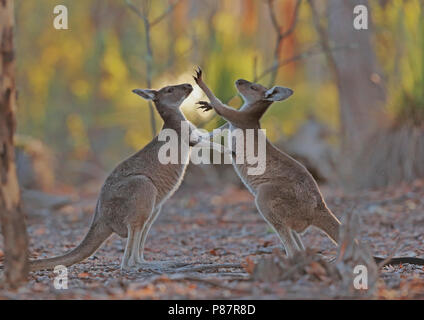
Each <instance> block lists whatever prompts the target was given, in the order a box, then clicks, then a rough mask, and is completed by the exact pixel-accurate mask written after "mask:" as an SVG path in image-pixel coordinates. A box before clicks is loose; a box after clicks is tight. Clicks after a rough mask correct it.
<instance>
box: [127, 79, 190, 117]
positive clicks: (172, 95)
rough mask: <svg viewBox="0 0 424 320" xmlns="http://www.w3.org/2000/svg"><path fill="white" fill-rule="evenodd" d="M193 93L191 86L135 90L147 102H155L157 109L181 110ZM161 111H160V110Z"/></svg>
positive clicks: (180, 85) (181, 85)
mask: <svg viewBox="0 0 424 320" xmlns="http://www.w3.org/2000/svg"><path fill="white" fill-rule="evenodd" d="M192 91H193V87H192V86H191V84H188V83H184V84H179V85H176V86H167V87H164V88H162V89H160V90H151V89H135V90H133V92H134V93H135V94H137V95H139V96H140V97H142V98H144V99H146V100H152V101H153V102H155V104H156V107H157V108H167V109H169V108H173V109H175V108H179V107H180V105H181V103H183V101H184V100H185V99H186V98H187V97H188V96H189V95H190V93H191V92H192ZM158 111H159V110H158Z"/></svg>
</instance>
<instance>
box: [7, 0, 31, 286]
mask: <svg viewBox="0 0 424 320" xmlns="http://www.w3.org/2000/svg"><path fill="white" fill-rule="evenodd" d="M13 26H14V11H13V0H1V1H0V218H1V229H2V233H3V238H4V254H5V265H4V268H5V271H4V274H5V280H6V282H7V284H8V285H10V286H11V287H16V286H18V285H19V284H21V283H22V282H24V281H26V278H27V274H28V250H27V249H28V240H27V234H26V228H25V221H24V216H23V213H22V211H21V207H20V192H19V186H18V180H17V176H16V166H15V152H14V146H13V135H14V132H15V128H16V120H15V111H16V86H15V57H14V47H13Z"/></svg>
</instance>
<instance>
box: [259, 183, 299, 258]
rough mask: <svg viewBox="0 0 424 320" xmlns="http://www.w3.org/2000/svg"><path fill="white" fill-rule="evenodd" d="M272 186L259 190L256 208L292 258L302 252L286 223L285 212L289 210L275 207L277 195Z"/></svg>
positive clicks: (265, 186)
mask: <svg viewBox="0 0 424 320" xmlns="http://www.w3.org/2000/svg"><path fill="white" fill-rule="evenodd" d="M273 191H274V188H273V186H272V185H261V186H260V187H259V188H258V192H257V194H256V198H255V202H256V206H257V208H258V210H259V212H260V213H261V215H262V216H263V218H264V219H265V220H266V221H267V222H268V223H269V224H270V225H271V226H272V228H273V229H274V230H275V231H276V232H277V234H278V236H279V238H280V240H281V242H282V243H283V245H284V248H285V250H286V253H287V256H288V257H292V256H293V255H294V253H295V252H296V251H300V250H301V249H300V248H299V246H298V244H297V242H296V240H295V238H294V237H293V233H292V230H291V229H290V228H289V226H288V225H287V224H286V223H285V219H284V215H285V211H286V210H289V209H288V208H287V207H284V205H278V206H277V207H276V206H275V203H276V201H275V199H274V197H275V195H274V192H273Z"/></svg>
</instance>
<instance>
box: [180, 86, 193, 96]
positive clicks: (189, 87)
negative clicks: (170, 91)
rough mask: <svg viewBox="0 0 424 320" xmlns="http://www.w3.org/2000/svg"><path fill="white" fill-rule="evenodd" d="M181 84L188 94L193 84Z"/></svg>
mask: <svg viewBox="0 0 424 320" xmlns="http://www.w3.org/2000/svg"><path fill="white" fill-rule="evenodd" d="M181 86H182V88H183V89H184V90H185V91H186V92H187V93H188V94H190V93H191V92H192V91H193V86H192V85H191V84H189V83H184V84H182V85H181Z"/></svg>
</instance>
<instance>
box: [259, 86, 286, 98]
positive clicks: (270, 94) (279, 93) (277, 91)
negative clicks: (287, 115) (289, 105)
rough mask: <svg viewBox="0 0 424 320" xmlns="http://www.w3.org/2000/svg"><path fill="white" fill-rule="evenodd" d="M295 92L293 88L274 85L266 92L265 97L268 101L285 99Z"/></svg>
mask: <svg viewBox="0 0 424 320" xmlns="http://www.w3.org/2000/svg"><path fill="white" fill-rule="evenodd" d="M292 94H293V90H292V89H289V88H285V87H277V86H275V87H272V88H271V89H269V90H268V91H267V92H265V99H266V100H268V101H283V100H286V99H287V98H288V97H290V96H291V95H292Z"/></svg>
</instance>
